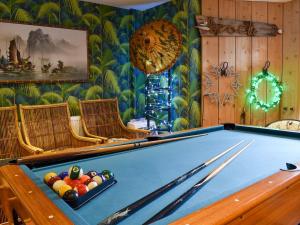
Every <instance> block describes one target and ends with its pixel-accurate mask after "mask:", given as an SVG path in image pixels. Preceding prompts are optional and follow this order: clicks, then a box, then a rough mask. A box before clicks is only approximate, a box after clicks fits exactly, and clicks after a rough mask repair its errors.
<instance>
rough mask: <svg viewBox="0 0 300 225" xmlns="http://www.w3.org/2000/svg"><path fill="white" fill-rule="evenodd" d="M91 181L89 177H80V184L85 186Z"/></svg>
mask: <svg viewBox="0 0 300 225" xmlns="http://www.w3.org/2000/svg"><path fill="white" fill-rule="evenodd" d="M89 179H91V178H90V177H89V176H88V175H82V177H80V182H81V183H82V184H84V183H85V182H86V181H87V180H89Z"/></svg>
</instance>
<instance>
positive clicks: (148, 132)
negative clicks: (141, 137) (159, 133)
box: [126, 127, 151, 134]
mask: <svg viewBox="0 0 300 225" xmlns="http://www.w3.org/2000/svg"><path fill="white" fill-rule="evenodd" d="M126 130H127V131H129V132H134V133H143V134H150V132H151V131H150V130H143V129H133V128H128V127H126Z"/></svg>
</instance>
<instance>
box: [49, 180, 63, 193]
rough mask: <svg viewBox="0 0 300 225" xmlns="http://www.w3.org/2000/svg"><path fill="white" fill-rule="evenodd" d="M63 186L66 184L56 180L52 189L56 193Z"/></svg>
mask: <svg viewBox="0 0 300 225" xmlns="http://www.w3.org/2000/svg"><path fill="white" fill-rule="evenodd" d="M64 184H66V183H65V182H64V181H63V180H58V181H56V182H55V183H54V184H53V186H52V188H53V190H54V191H55V192H56V193H58V190H59V188H60V187H61V186H62V185H64Z"/></svg>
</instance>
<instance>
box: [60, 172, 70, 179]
mask: <svg viewBox="0 0 300 225" xmlns="http://www.w3.org/2000/svg"><path fill="white" fill-rule="evenodd" d="M68 175H69V174H68V172H66V171H64V172H61V173H60V174H59V175H58V176H59V177H60V178H61V179H62V180H63V179H64V178H65V177H67V176H68Z"/></svg>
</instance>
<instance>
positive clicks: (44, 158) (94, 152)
mask: <svg viewBox="0 0 300 225" xmlns="http://www.w3.org/2000/svg"><path fill="white" fill-rule="evenodd" d="M205 135H207V134H206V133H204V134H195V135H189V136H183V137H176V138H168V139H162V140H157V141H147V142H137V143H129V144H123V145H122V144H121V145H114V146H111V145H112V144H109V145H106V146H103V145H101V146H88V147H82V148H79V149H72V148H70V149H66V150H64V151H53V152H45V153H43V154H39V155H32V156H25V157H22V158H19V159H17V160H16V163H17V164H26V165H28V166H31V165H43V163H46V164H47V165H49V164H51V162H52V163H55V164H57V163H58V162H62V161H71V160H74V159H82V158H84V157H93V156H99V155H104V154H111V153H116V152H122V151H128V150H133V149H137V148H143V147H149V146H154V145H159V144H163V143H167V142H173V141H180V140H184V139H189V138H196V137H200V136H205Z"/></svg>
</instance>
